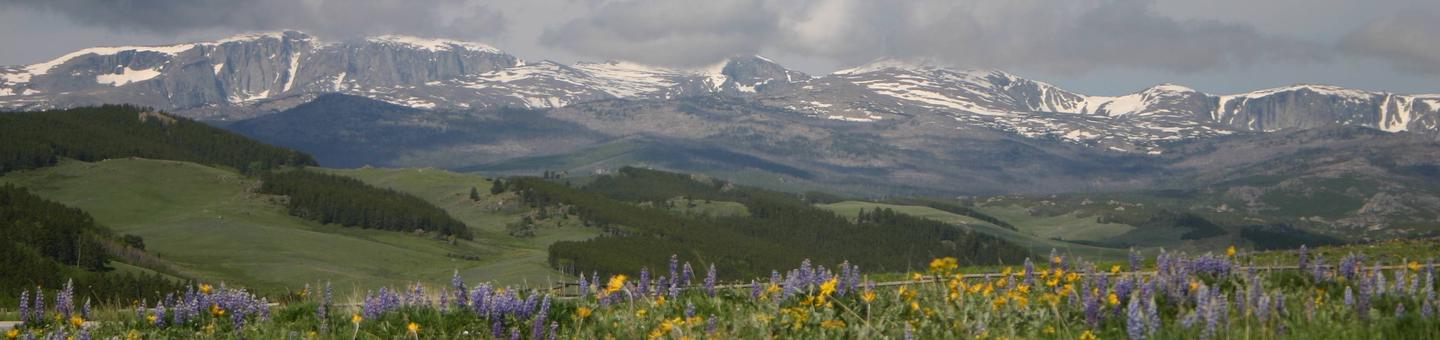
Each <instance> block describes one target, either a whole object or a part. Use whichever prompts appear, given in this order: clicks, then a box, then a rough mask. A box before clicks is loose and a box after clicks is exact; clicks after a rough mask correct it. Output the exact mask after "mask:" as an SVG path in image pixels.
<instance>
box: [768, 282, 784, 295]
mask: <svg viewBox="0 0 1440 340" xmlns="http://www.w3.org/2000/svg"><path fill="white" fill-rule="evenodd" d="M765 292H766V293H769V294H775V293H779V292H780V285H778V284H773V283H772V284H770V286H769V287H765Z"/></svg>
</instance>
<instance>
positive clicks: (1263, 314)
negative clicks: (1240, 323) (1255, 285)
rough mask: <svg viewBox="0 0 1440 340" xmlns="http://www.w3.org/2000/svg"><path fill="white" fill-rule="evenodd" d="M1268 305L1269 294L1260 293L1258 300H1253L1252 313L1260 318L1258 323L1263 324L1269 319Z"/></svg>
mask: <svg viewBox="0 0 1440 340" xmlns="http://www.w3.org/2000/svg"><path fill="white" fill-rule="evenodd" d="M1270 307H1271V306H1270V295H1261V296H1260V301H1256V302H1255V312H1254V314H1255V318H1256V319H1259V320H1260V323H1262V324H1263V323H1265V321H1266V320H1268V319H1270V311H1271V309H1270Z"/></svg>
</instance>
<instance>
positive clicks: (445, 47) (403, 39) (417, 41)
mask: <svg viewBox="0 0 1440 340" xmlns="http://www.w3.org/2000/svg"><path fill="white" fill-rule="evenodd" d="M367 40H368V41H370V42H375V43H382V44H393V45H400V46H405V47H409V48H415V49H421V50H426V51H430V52H440V51H451V50H454V49H455V48H461V49H465V50H470V51H475V52H484V53H495V54H499V53H500V49H498V48H495V47H493V46H490V45H486V44H481V43H476V42H468V41H458V40H449V39H429V38H420V37H413V36H408V35H382V36H376V37H370V38H368V39H367Z"/></svg>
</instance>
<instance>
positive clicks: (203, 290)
mask: <svg viewBox="0 0 1440 340" xmlns="http://www.w3.org/2000/svg"><path fill="white" fill-rule="evenodd" d="M214 290H215V287H212V286H210V285H209V284H202V285H200V293H201V294H210V292H211V291H214Z"/></svg>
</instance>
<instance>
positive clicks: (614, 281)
mask: <svg viewBox="0 0 1440 340" xmlns="http://www.w3.org/2000/svg"><path fill="white" fill-rule="evenodd" d="M626 279H628V278H627V277H625V274H618V275H615V276H611V277H610V282H609V283H607V284H605V295H610V294H614V293H615V292H618V291H620V290H621V289H625V280H626Z"/></svg>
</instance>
